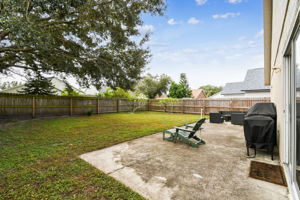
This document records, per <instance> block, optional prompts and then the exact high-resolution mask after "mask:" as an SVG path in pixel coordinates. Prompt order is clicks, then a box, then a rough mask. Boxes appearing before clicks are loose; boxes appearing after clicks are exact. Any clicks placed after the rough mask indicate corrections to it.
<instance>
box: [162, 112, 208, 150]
mask: <svg viewBox="0 0 300 200" xmlns="http://www.w3.org/2000/svg"><path fill="white" fill-rule="evenodd" d="M205 120H206V119H205V118H203V119H200V120H199V121H198V122H197V123H196V124H195V126H189V125H186V128H180V127H175V128H173V129H169V130H166V131H164V132H163V139H164V140H168V141H171V142H177V140H180V141H182V142H185V143H187V144H189V145H191V146H192V147H198V146H199V145H200V144H205V141H204V140H203V139H201V138H199V137H198V136H196V135H195V134H196V132H197V131H198V130H201V129H202V128H201V126H202V124H203V123H204V122H205ZM189 128H192V129H189ZM166 134H169V137H166Z"/></svg>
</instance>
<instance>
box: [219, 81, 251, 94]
mask: <svg viewBox="0 0 300 200" xmlns="http://www.w3.org/2000/svg"><path fill="white" fill-rule="evenodd" d="M243 84H244V82H233V83H226V85H225V87H224V88H223V90H222V91H221V94H222V95H224V94H225V95H226V94H244V93H245V92H244V91H242V88H243Z"/></svg>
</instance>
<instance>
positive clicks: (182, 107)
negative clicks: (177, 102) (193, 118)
mask: <svg viewBox="0 0 300 200" xmlns="http://www.w3.org/2000/svg"><path fill="white" fill-rule="evenodd" d="M181 109H182V113H184V100H183V99H182V106H181Z"/></svg>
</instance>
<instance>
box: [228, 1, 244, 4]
mask: <svg viewBox="0 0 300 200" xmlns="http://www.w3.org/2000/svg"><path fill="white" fill-rule="evenodd" d="M227 2H228V3H232V4H237V3H242V2H243V0H228V1H227Z"/></svg>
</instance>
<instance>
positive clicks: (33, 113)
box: [32, 97, 35, 118]
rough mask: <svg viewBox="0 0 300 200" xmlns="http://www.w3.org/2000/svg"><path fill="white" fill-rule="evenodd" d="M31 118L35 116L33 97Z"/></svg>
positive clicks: (33, 98)
mask: <svg viewBox="0 0 300 200" xmlns="http://www.w3.org/2000/svg"><path fill="white" fill-rule="evenodd" d="M32 118H35V97H32Z"/></svg>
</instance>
